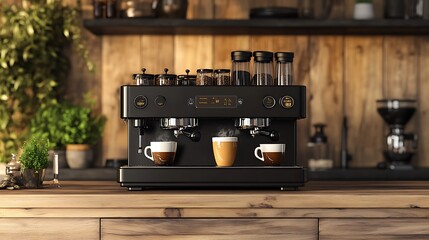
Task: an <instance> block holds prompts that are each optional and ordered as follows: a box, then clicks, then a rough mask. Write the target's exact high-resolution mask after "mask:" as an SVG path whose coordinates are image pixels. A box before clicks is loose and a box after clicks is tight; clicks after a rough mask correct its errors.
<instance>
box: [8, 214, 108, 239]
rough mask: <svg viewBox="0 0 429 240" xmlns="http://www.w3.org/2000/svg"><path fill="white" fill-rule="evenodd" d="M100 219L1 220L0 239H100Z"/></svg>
mask: <svg viewBox="0 0 429 240" xmlns="http://www.w3.org/2000/svg"><path fill="white" fill-rule="evenodd" d="M99 235H100V232H99V220H98V219H73V218H44V219H38V218H37V219H35V218H14V219H6V218H0V239H17V238H18V239H25V240H37V239H44V240H45V239H46V240H57V239H64V240H76V239H88V240H91V239H94V240H95V239H99Z"/></svg>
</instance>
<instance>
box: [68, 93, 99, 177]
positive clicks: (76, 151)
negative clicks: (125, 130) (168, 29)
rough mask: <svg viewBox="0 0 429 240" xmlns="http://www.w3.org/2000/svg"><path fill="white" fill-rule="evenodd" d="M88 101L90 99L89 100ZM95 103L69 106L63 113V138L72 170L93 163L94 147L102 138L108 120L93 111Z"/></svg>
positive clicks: (87, 102)
mask: <svg viewBox="0 0 429 240" xmlns="http://www.w3.org/2000/svg"><path fill="white" fill-rule="evenodd" d="M87 99H88V98H87ZM93 104H94V102H91V101H89V100H88V101H86V106H81V105H76V104H71V103H70V104H68V106H67V107H65V108H64V109H63V113H62V115H63V116H62V121H61V125H62V138H63V140H64V144H65V145H66V159H67V164H68V166H69V167H70V168H75V169H81V168H87V167H89V166H90V165H91V163H92V161H93V149H92V147H93V145H95V144H96V143H97V142H98V141H99V140H100V139H101V137H102V134H103V129H104V125H105V122H106V118H105V117H104V116H102V115H99V114H96V113H95V111H94V110H93V107H92V106H93Z"/></svg>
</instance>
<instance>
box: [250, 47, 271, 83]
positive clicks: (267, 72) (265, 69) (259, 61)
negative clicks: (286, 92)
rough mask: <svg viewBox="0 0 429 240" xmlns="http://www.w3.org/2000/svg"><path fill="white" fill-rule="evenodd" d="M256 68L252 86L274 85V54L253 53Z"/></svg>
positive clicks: (264, 52)
mask: <svg viewBox="0 0 429 240" xmlns="http://www.w3.org/2000/svg"><path fill="white" fill-rule="evenodd" d="M253 59H254V64H255V67H254V69H253V71H254V74H253V78H252V85H257V86H267V85H274V78H273V53H272V52H267V51H256V52H253Z"/></svg>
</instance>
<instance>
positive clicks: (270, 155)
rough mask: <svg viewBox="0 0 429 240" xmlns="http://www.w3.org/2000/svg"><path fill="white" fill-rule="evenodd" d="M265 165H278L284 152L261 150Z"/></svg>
mask: <svg viewBox="0 0 429 240" xmlns="http://www.w3.org/2000/svg"><path fill="white" fill-rule="evenodd" d="M262 155H263V158H264V164H265V166H278V165H280V163H281V162H282V161H283V158H284V152H263V153H262Z"/></svg>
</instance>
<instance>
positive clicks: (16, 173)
mask: <svg viewBox="0 0 429 240" xmlns="http://www.w3.org/2000/svg"><path fill="white" fill-rule="evenodd" d="M6 175H12V176H13V177H15V178H19V177H21V162H20V161H18V160H17V159H16V155H15V154H13V153H12V158H11V160H10V162H9V163H8V164H7V165H6Z"/></svg>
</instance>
